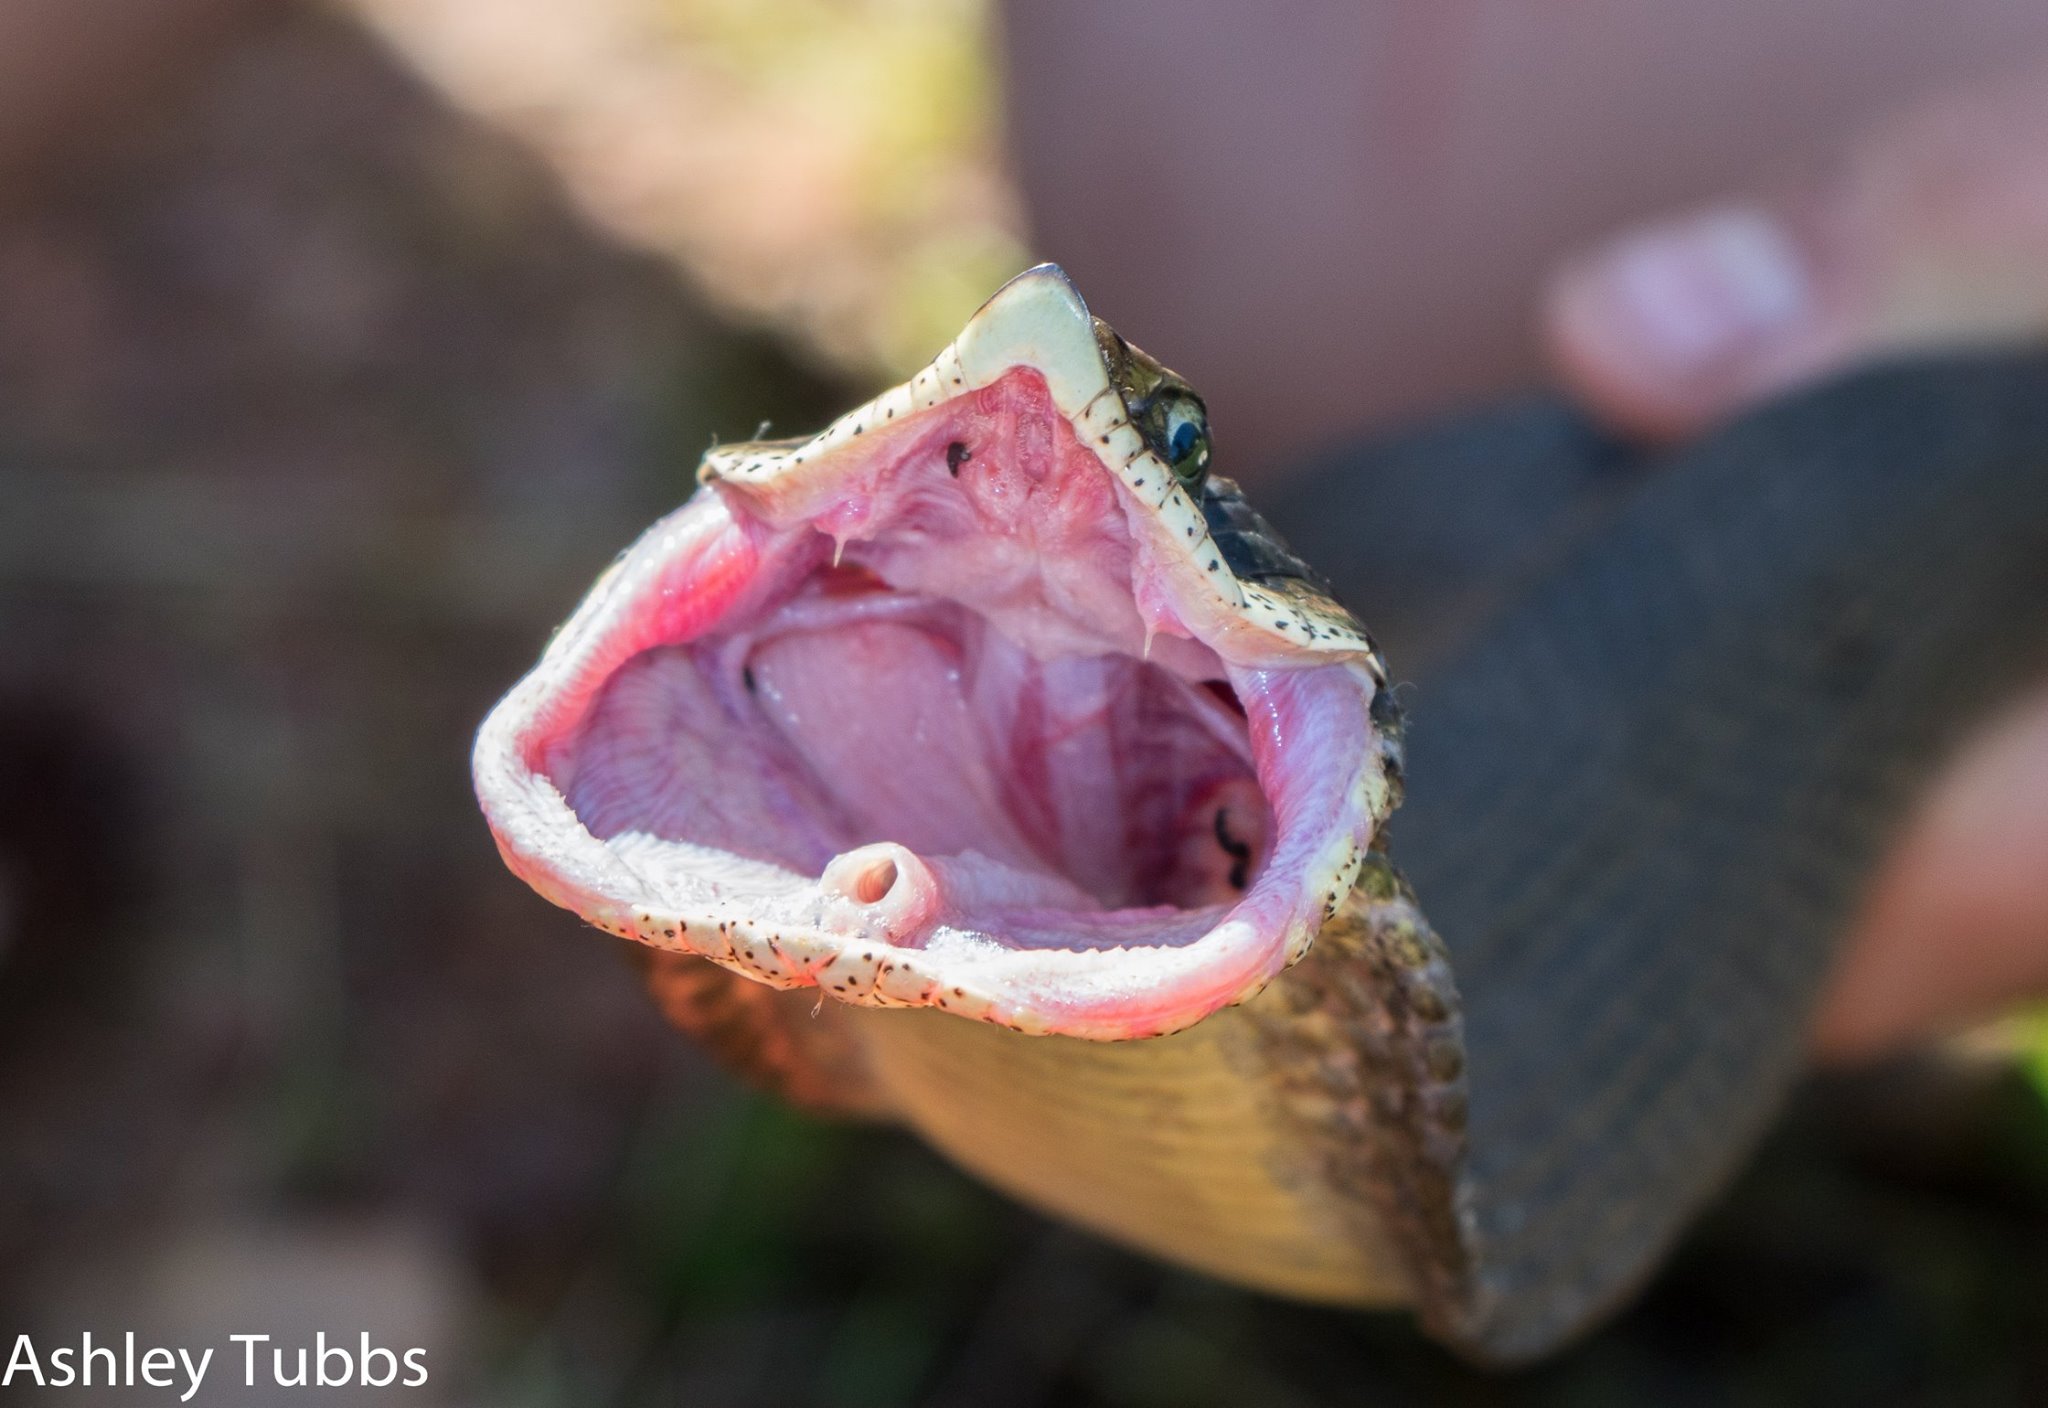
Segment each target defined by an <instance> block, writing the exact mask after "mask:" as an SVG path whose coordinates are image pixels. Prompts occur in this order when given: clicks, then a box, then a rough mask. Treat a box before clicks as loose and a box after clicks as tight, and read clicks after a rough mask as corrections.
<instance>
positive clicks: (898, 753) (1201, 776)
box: [566, 568, 1271, 948]
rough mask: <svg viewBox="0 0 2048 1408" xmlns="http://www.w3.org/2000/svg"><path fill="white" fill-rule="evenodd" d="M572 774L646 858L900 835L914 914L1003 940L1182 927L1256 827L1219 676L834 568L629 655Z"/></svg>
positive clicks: (901, 932) (804, 864)
mask: <svg viewBox="0 0 2048 1408" xmlns="http://www.w3.org/2000/svg"><path fill="white" fill-rule="evenodd" d="M566 795H567V798H568V801H569V805H570V807H571V808H572V809H573V810H574V811H575V813H576V814H577V816H578V817H580V818H581V819H582V821H583V824H584V826H585V828H586V829H588V830H589V831H590V833H591V834H592V835H593V836H596V837H597V838H598V839H600V840H605V841H612V842H619V841H622V840H623V841H624V842H625V844H627V845H628V846H630V848H631V850H632V853H633V855H634V857H635V860H636V863H637V864H638V865H640V866H641V867H642V868H652V869H657V870H658V869H659V868H660V866H661V865H662V863H663V851H664V850H666V851H667V852H668V863H670V864H675V865H686V864H689V863H691V861H692V859H693V858H694V857H698V856H701V855H702V854H703V852H704V851H707V850H708V851H715V852H722V853H726V854H729V855H731V856H733V857H737V858H743V859H744V860H747V861H754V862H762V863H765V864H767V865H769V866H772V867H775V868H777V869H779V870H783V871H787V872H790V873H792V874H794V875H799V876H804V877H817V876H819V875H821V874H822V873H823V872H824V871H825V869H826V867H827V866H828V864H829V863H830V862H831V861H832V860H833V858H834V857H836V856H840V855H843V854H845V853H847V852H849V851H853V850H856V849H857V848H860V847H863V846H867V845H871V844H874V843H880V842H892V843H895V844H896V845H899V846H902V847H905V848H907V849H908V850H909V851H911V852H913V853H915V855H916V856H917V857H918V858H920V859H921V860H923V861H924V862H925V863H926V865H927V866H928V867H930V869H931V871H932V873H933V875H934V876H935V877H938V878H939V879H940V880H942V881H943V887H944V890H945V896H944V906H943V908H944V913H943V915H940V914H931V915H928V916H926V917H927V918H928V919H930V920H937V919H940V918H943V919H944V921H945V922H947V923H948V924H949V925H950V926H951V927H954V928H958V929H964V930H968V931H971V932H974V933H976V934H979V935H983V936H986V937H988V938H990V939H993V940H995V941H997V942H1000V943H1003V944H1004V945H1005V946H1010V947H1037V946H1048V947H1066V948H1079V947H1092V946H1098V945H1101V944H1109V943H1125V944H1130V943H1172V942H1183V941H1186V940H1188V939H1192V938H1195V937H1198V936H1199V935H1200V934H1201V933H1202V932H1204V931H1205V930H1206V929H1207V928H1208V927H1209V926H1210V925H1211V923H1213V921H1214V919H1215V917H1216V916H1217V914H1218V913H1220V910H1221V907H1222V906H1223V905H1225V904H1227V903H1228V902H1229V901H1230V900H1232V899H1234V898H1236V897H1237V896H1238V895H1240V894H1242V892H1243V891H1244V890H1245V889H1246V888H1248V887H1249V885H1250V884H1251V882H1252V881H1253V879H1254V878H1255V877H1256V872H1257V867H1258V866H1259V864H1260V863H1261V862H1262V861H1263V856H1262V855H1261V854H1259V852H1261V851H1262V850H1263V849H1264V838H1265V836H1266V835H1267V833H1268V831H1269V829H1270V826H1271V818H1270V815H1269V813H1268V811H1267V809H1266V804H1265V800H1264V798H1263V796H1262V794H1261V793H1260V791H1259V788H1258V783H1257V779H1256V776H1255V773H1254V770H1253V766H1252V759H1251V750H1250V745H1249V741H1248V739H1247V736H1246V727H1245V719H1244V715H1243V713H1242V711H1241V710H1239V709H1238V708H1237V707H1236V701H1235V697H1234V696H1233V695H1231V694H1230V692H1229V690H1228V687H1227V686H1222V685H1220V684H1219V685H1217V686H1216V687H1213V688H1211V687H1205V686H1203V685H1202V684H1197V683H1190V682H1188V681H1186V680H1183V679H1181V678H1179V677H1177V676H1176V675H1174V674H1172V673H1170V672H1169V671H1168V670H1166V669H1165V668H1163V667H1162V666H1159V665H1156V664H1150V663H1146V662H1144V661H1141V660H1136V659H1133V658H1131V657H1129V656H1125V655H1120V654H1113V653H1112V654H1099V655H1084V656H1062V657H1057V658H1053V659H1049V660H1040V659H1036V658H1034V657H1033V656H1032V655H1031V654H1030V653H1029V652H1028V651H1027V650H1026V649H1025V648H1024V647H1023V646H1021V645H1020V644H1019V643H1018V642H1017V641H1015V640H1013V639H1011V638H1010V637H1008V636H1006V635H1004V634H1003V633H1002V632H1000V631H998V630H996V629H994V628H993V627H992V626H991V625H990V624H989V622H988V621H987V620H986V619H985V618H983V617H980V616H977V615H976V614H974V613H973V612H971V611H969V610H967V609H965V608H964V607H962V606H960V605H959V604H958V603H955V602H950V601H944V600H934V599H931V598H927V597H922V596H919V595H915V594H908V593H899V592H895V591H891V590H889V589H888V588H887V587H885V586H883V585H882V584H881V583H880V581H879V580H878V579H875V578H873V577H872V576H870V575H869V574H867V573H865V572H862V571H857V570H848V569H846V568H841V569H838V570H833V569H830V568H826V569H824V570H823V571H820V572H818V573H817V574H815V575H813V576H810V577H808V578H807V579H806V580H805V581H804V584H803V586H802V587H801V588H800V590H799V591H798V593H797V595H796V596H794V597H793V598H792V599H790V600H789V601H787V602H785V603H783V604H782V605H781V606H780V607H778V608H777V609H775V610H773V611H771V612H769V613H768V614H767V615H766V617H765V618H764V619H763V620H761V621H760V622H759V623H758V624H754V625H752V626H750V627H745V628H741V629H733V630H720V631H718V632H717V633H715V634H713V635H711V636H709V637H706V638H704V639H700V640H697V641H693V642H691V643H689V644H686V645H674V646H665V647H660V648H657V649H653V650H648V651H645V652H642V653H641V654H639V655H637V656H636V657H634V658H633V659H632V660H630V661H629V662H628V663H627V664H626V665H625V666H624V667H623V668H621V669H620V670H619V671H618V672H617V673H616V674H614V675H613V676H612V678H611V679H610V681H609V682H608V683H607V684H606V685H605V686H604V688H603V690H602V692H601V694H600V695H599V698H598V701H597V704H596V707H595V708H594V709H593V711H592V713H591V715H590V719H589V722H588V724H587V725H586V726H585V728H584V730H583V732H582V737H581V740H580V743H579V745H578V747H577V748H576V750H575V766H574V769H573V781H571V783H570V785H569V787H568V788H567V789H566ZM764 878H765V877H764ZM896 879H897V883H908V882H907V881H906V880H905V879H904V877H901V876H898V877H896ZM755 883H762V880H756V882H755ZM884 888H885V889H886V887H884ZM874 898H879V896H878V895H877V896H875V897H874ZM1114 911H1142V912H1140V913H1124V914H1122V915H1115V914H1113V913H1111V912H1114ZM1190 911H1194V912H1192V913H1191V912H1190ZM1084 915H1085V916H1086V917H1085V918H1084V917H1083V916H1084ZM927 927H928V926H914V927H905V926H892V928H894V929H895V932H892V933H891V934H890V938H891V940H892V942H895V943H897V944H900V945H903V946H906V947H917V946H920V945H921V944H922V942H923V941H924V939H925V938H926V937H928V932H920V929H923V928H927Z"/></svg>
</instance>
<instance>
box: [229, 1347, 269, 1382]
mask: <svg viewBox="0 0 2048 1408" xmlns="http://www.w3.org/2000/svg"><path fill="white" fill-rule="evenodd" d="M228 1338H229V1339H231V1340H233V1341H234V1342H235V1343H236V1344H239V1345H240V1346H241V1347H242V1387H243V1388H254V1387H256V1346H257V1345H259V1344H264V1343H267V1342H268V1341H269V1339H270V1336H268V1335H229V1336H228Z"/></svg>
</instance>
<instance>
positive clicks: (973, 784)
mask: <svg viewBox="0 0 2048 1408" xmlns="http://www.w3.org/2000/svg"><path fill="white" fill-rule="evenodd" d="M1210 460H1211V445H1210V439H1209V429H1208V423H1207V411H1206V408H1205V407H1204V405H1203V403H1202V401H1201V399H1200V397H1199V396H1197V395H1196V394H1195V393H1194V392H1193V390H1192V389H1191V388H1189V387H1188V386H1187V384H1186V383H1185V382H1184V381H1182V380H1181V379H1180V378H1179V377H1178V376H1175V375H1174V374H1173V373H1172V372H1170V371H1167V370H1166V369H1165V368H1164V367H1162V366H1160V365H1159V363H1157V362H1156V361H1154V360H1153V359H1152V358H1150V357H1148V356H1147V355H1146V354H1144V353H1143V352H1142V351H1140V350H1139V349H1137V348H1136V347H1133V346H1132V345H1130V344H1129V343H1127V342H1125V341H1124V340H1123V339H1122V338H1121V337H1119V336H1117V335H1116V334H1115V333H1114V332H1112V331H1111V330H1110V329H1109V328H1108V327H1107V326H1105V325H1104V324H1102V323H1101V322H1099V321H1098V320H1096V319H1094V318H1093V317H1091V316H1090V314H1089V312H1088V309H1087V307H1086V305H1085V304H1083V302H1082V301H1081V298H1080V296H1079V294H1078V293H1077V292H1076V291H1075V289H1074V287H1073V285H1072V284H1071V283H1070V282H1069V281H1068V280H1067V278H1066V276H1065V275H1064V274H1063V273H1061V272H1060V271H1059V270H1058V269H1056V268H1054V267H1053V266H1051V265H1041V266H1039V267H1038V268H1036V269H1032V270H1029V271H1027V272H1026V273H1024V274H1021V275H1019V276H1018V277H1017V278H1015V279H1013V280H1012V281H1011V282H1010V283H1008V284H1007V285H1005V286H1004V287H1003V288H1002V289H1001V290H1000V291H999V292H998V293H997V294H996V295H995V296H994V297H993V298H992V299H990V300H989V302H988V303H987V304H986V305H984V306H983V307H982V309H981V310H980V311H979V312H978V313H976V314H975V316H974V317H973V319H972V320H971V321H970V322H969V323H968V325H967V327H966V328H965V330H964V331H963V332H962V333H961V334H960V336H959V337H958V338H957V339H955V341H954V342H953V343H952V344H951V345H950V346H948V347H947V348H946V349H945V350H944V351H942V352H941V353H940V354H939V355H938V356H937V357H936V358H935V359H934V360H933V361H932V363H931V364H930V365H929V366H927V367H926V368H925V369H924V370H923V371H920V372H919V373H918V374H917V375H916V376H915V377H913V378H911V380H910V381H909V382H907V383H906V384H904V385H902V386H899V387H897V388H895V389H894V390H892V391H889V392H887V393H885V394H883V395H881V396H879V397H877V398H876V399H874V400H873V401H870V402H868V403H867V404H866V405H864V406H861V407H859V408H858V409H856V410H853V411H851V412H849V413H848V414H846V415H844V416H841V417H840V418H839V419H838V420H837V421H835V422H833V423H832V424H831V425H829V426H827V427H826V428H825V429H824V430H822V431H820V432H819V433H818V434H816V435H813V436H810V437H808V438H802V439H794V440H783V441H773V442H766V441H764V442H755V443H749V444H743V445H730V446H722V447H719V448H716V449H714V450H712V451H711V452H710V453H709V454H708V455H706V457H705V459H704V462H703V466H702V469H701V471H700V475H699V477H700V480H701V481H702V487H701V488H700V489H699V491H698V492H697V493H696V494H695V495H694V496H693V497H692V498H691V499H690V500H689V501H688V502H686V503H685V504H684V505H683V506H682V507H681V508H679V509H677V510H676V511H675V512H674V513H672V514H670V515H669V516H668V517H666V518H664V519H662V520H661V521H660V522H658V523H656V524H655V525H654V526H653V527H652V528H650V529H649V530H648V531H647V532H646V533H645V534H644V535H643V536H642V537H641V538H640V539H639V541H638V542H636V543H635V544H634V545H633V546H632V547H631V548H629V549H628V550H627V551H626V552H625V553H624V554H623V555H622V556H621V558H620V559H619V560H618V562H617V563H615V564H614V566H613V567H612V568H611V570H609V571H608V572H607V573H606V574H605V575H604V577H603V578H602V579H601V580H600V581H599V582H598V584H597V585H596V586H595V587H594V588H593V589H592V591H591V592H590V594H589V596H588V597H587V598H586V599H585V601H584V602H583V604H582V605H581V607H579V608H578V610H577V611H576V612H575V614H574V615H573V616H572V617H571V618H570V619H569V621H568V623H567V624H566V625H565V626H564V627H563V628H562V629H561V630H560V631H559V632H558V633H557V634H556V636H555V638H554V640H553V642H552V643H551V644H550V645H549V646H548V648H547V651H546V653H545V654H544V655H543V656H542V658H541V660H540V662H539V664H538V665H537V666H535V668H534V669H533V670H532V672H531V673H529V674H528V675H527V676H526V677H525V678H524V679H523V680H521V681H520V682H519V683H518V685H517V686H515V687H514V688H513V690H512V691H511V692H510V693H509V694H508V695H507V696H506V697H505V699H504V700H503V701H502V702H501V703H500V704H499V705H498V706H497V708H496V709H495V710H494V711H493V712H492V714H491V715H490V717H489V718H488V719H487V720H486V721H485V723H484V725H483V728H482V730H481V732H480V733H479V735H478V738H477V743H476V750H475V756H474V772H475V781H476V789H477V795H478V797H479V799H480V800H481V802H482V804H483V809H484V813H485V815H486V817H487V818H488V820H489V822H490V825H491V829H492V831H493V833H494V834H495V836H496V838H497V842H498V846H499V849H500V851H501V852H502V853H503V855H504V857H505V859H506V861H507V862H508V863H509V864H510V866H511V867H512V869H513V870H514V871H515V872H517V873H518V874H519V875H520V876H521V877H523V878H524V879H525V880H527V881H528V882H529V883H530V884H531V885H532V886H533V887H534V888H535V889H536V890H538V891H539V892H540V893H541V894H542V895H544V896H546V897H547V898H548V899H550V900H552V901H554V902H555V903H557V904H560V905H562V906H564V907H566V908H568V909H571V910H573V911H575V912H576V913H578V914H580V915H582V916H583V917H584V918H585V919H587V920H589V921H590V922H591V923H593V924H595V925H597V926H598V927H599V928H602V929H605V930H608V931H610V932H612V933H615V934H619V935H622V936H625V937H628V938H632V939H636V940H638V941H640V942H642V943H646V944H650V945H654V946H657V947H660V948H664V949H671V950H678V951H683V952H688V953H694V954H699V955H701V956H702V957H704V958H706V959H708V960H710V961H711V962H713V963H717V964H721V965H723V966H725V967H727V968H729V969H732V970H733V971H735V972H738V973H742V974H745V975H746V976H748V977H750V978H753V979H756V980H758V981H760V982H763V983H767V984H770V985H772V986H776V987H807V986H815V987H817V988H818V989H819V990H820V991H821V992H822V993H823V994H824V995H825V996H828V997H831V998H834V999H836V1000H839V1001H842V1002H847V1003H852V1004H857V1005H864V1006H878V1007H916V1006H922V1007H933V1008H938V1009H941V1010H943V1011H947V1012H951V1013H955V1014H958V1015H960V1016H964V1017H968V1018H972V1019H978V1020H982V1021H988V1022H995V1023H1000V1024H1002V1025H1005V1026H1009V1027H1012V1028H1015V1029H1017V1030H1020V1031H1025V1032H1032V1033H1049V1032H1057V1033H1065V1034H1068V1035H1073V1036H1080V1037H1090V1038H1099V1039H1115V1038H1126V1037H1141V1036H1151V1035H1157V1034H1160V1033H1164V1032H1169V1031H1174V1030H1178V1029H1180V1028H1182V1027H1186V1026H1188V1025H1190V1024H1192V1023H1194V1022H1196V1021H1199V1020H1200V1019H1201V1018H1203V1017H1204V1016H1206V1015H1208V1014H1209V1013H1211V1012H1214V1011H1215V1010H1217V1009H1218V1008H1220V1007H1223V1006H1225V1005H1227V1004H1230V1003H1234V1002H1239V1001H1242V1000H1244V999H1245V998H1246V997H1248V996H1250V995H1251V994H1252V993H1254V992H1256V991H1257V990H1258V989H1259V988H1260V987H1262V986H1263V985H1264V984H1265V983H1266V982H1267V981H1269V980H1270V979H1271V978H1272V977H1273V976H1274V975H1275V974H1276V973H1278V972H1280V971H1281V970H1282V969H1283V968H1284V967H1285V966H1286V965H1287V964H1289V963H1291V962H1293V961H1294V960H1296V959H1298V958H1300V957H1301V956H1302V954H1304V953H1305V952H1306V951H1307V950H1308V947H1309V945H1310V943H1311V941H1312V940H1313V938H1314V936H1315V933H1316V930H1317V929H1318V928H1319V927H1320V925H1321V924H1322V922H1323V920H1324V918H1325V917H1326V916H1327V915H1328V914H1329V913H1330V912H1331V910H1332V908H1333V907H1334V906H1335V904H1336V903H1337V902H1338V900H1339V899H1340V898H1341V897H1342V895H1343V894H1344V892H1345V890H1346V889H1347V888H1348V887H1349V886H1350V884H1351V883H1352V880H1353V877H1354V876H1355V875H1356V873H1357V871H1358V868H1359V865H1360V862H1361V859H1362V857H1363V855H1364V853H1365V851H1366V848H1367V846H1368V845H1369V844H1370V842H1371V840H1372V837H1373V833H1374V830H1375V828H1376V827H1377V825H1378V824H1379V822H1380V821H1381V820H1382V819H1383V817H1384V814H1385V812H1386V810H1387V809H1388V807H1389V806H1390V804H1391V790H1392V789H1391V783H1390V779H1389V769H1390V762H1389V759H1390V757H1391V755H1392V751H1393V749H1394V747H1395V744H1394V741H1393V740H1392V739H1391V738H1390V737H1389V736H1388V734H1389V730H1387V729H1386V728H1385V727H1384V726H1383V725H1384V723H1385V720H1386V719H1387V717H1388V709H1387V705H1388V703H1389V701H1388V700H1387V699H1386V698H1385V696H1384V688H1385V672H1384V669H1383V667H1382V665H1381V662H1380V659H1379V656H1378V654H1377V652H1376V651H1375V649H1374V648H1373V646H1372V643H1371V641H1370V640H1369V639H1368V638H1367V636H1366V635H1365V633H1364V631H1363V630H1362V629H1361V628H1360V627H1359V625H1358V623H1357V622H1356V621H1355V620H1354V619H1353V618H1352V617H1351V616H1350V615H1349V614H1348V613H1347V612H1346V611H1344V610H1343V608H1341V607H1339V606H1338V605H1337V604H1336V603H1335V602H1333V601H1332V600H1330V598H1329V597H1328V595H1327V594H1326V593H1325V592H1324V590H1323V589H1322V588H1321V587H1320V586H1319V585H1318V583H1317V582H1316V579H1315V578H1314V577H1313V575H1312V574H1311V573H1309V572H1308V570H1307V568H1306V567H1305V566H1303V565H1302V564H1301V563H1299V562H1297V561H1296V560H1295V559H1293V558H1292V557H1291V555H1289V554H1288V553H1287V551H1286V549H1285V546H1284V544H1281V543H1280V542H1279V540H1278V539H1277V537H1276V536H1275V535H1274V534H1273V533H1272V531H1271V529H1270V528H1268V527H1267V526H1266V525H1265V524H1264V522H1263V521H1262V520H1260V519H1259V518H1258V517H1257V515H1256V514H1254V513H1252V512H1251V511H1250V509H1249V508H1248V507H1247V506H1246V505H1245V504H1244V501H1243V498H1242V496H1241V495H1240V494H1238V492H1237V490H1236V488H1235V486H1234V485H1232V484H1230V483H1229V482H1228V481H1226V480H1220V479H1218V478H1216V477H1214V476H1213V475H1212V474H1211V473H1210V468H1211V466H1210ZM1376 700H1377V702H1378V705H1379V707H1378V708H1377V709H1376V708H1375V701H1376Z"/></svg>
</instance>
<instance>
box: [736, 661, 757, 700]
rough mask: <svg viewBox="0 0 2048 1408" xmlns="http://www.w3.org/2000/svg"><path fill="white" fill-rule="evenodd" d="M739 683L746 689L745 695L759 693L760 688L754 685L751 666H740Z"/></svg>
mask: <svg viewBox="0 0 2048 1408" xmlns="http://www.w3.org/2000/svg"><path fill="white" fill-rule="evenodd" d="M740 683H741V684H744V685H745V686H746V687H747V693H749V694H755V693H758V692H759V689H760V687H759V686H758V685H756V684H755V683H754V667H753V666H752V665H742V666H740Z"/></svg>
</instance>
